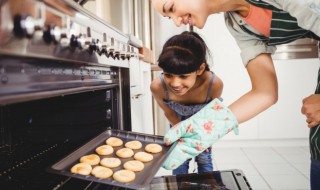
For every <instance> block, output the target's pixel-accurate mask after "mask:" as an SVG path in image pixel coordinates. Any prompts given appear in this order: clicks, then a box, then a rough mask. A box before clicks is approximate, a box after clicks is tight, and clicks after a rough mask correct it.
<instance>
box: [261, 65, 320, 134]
mask: <svg viewBox="0 0 320 190" xmlns="http://www.w3.org/2000/svg"><path fill="white" fill-rule="evenodd" d="M319 63H320V62H319V60H318V59H294V60H275V61H274V64H275V68H276V72H277V76H278V85H279V87H278V88H279V97H278V102H277V103H276V104H275V105H273V106H272V107H271V108H269V109H268V110H266V111H264V112H263V113H261V114H260V115H259V116H258V122H259V137H260V138H261V139H279V138H281V139H283V138H284V139H288V138H308V134H309V128H308V127H307V124H306V122H305V120H306V118H305V116H304V115H302V114H301V106H302V99H303V98H305V97H307V96H309V95H311V94H313V93H314V91H315V88H316V83H317V74H318V69H319Z"/></svg>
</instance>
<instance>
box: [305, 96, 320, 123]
mask: <svg viewBox="0 0 320 190" xmlns="http://www.w3.org/2000/svg"><path fill="white" fill-rule="evenodd" d="M301 112H302V114H304V115H305V116H306V117H307V119H306V122H307V123H308V127H309V128H312V127H315V126H317V125H319V124H320V94H313V95H310V96H308V97H306V98H304V99H303V100H302V108H301Z"/></svg>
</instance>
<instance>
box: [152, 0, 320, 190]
mask: <svg viewBox="0 0 320 190" xmlns="http://www.w3.org/2000/svg"><path fill="white" fill-rule="evenodd" d="M152 4H153V7H154V8H155V9H156V10H157V11H158V12H159V13H160V14H162V15H163V16H166V17H169V18H171V19H172V20H173V21H174V22H175V24H176V25H177V26H180V25H182V24H190V25H191V26H195V27H197V28H199V29H201V28H203V26H204V25H205V23H206V20H207V18H208V16H209V15H210V14H215V13H219V12H224V15H225V23H226V26H227V28H228V29H229V31H230V33H231V34H232V35H233V36H234V38H235V40H236V42H237V44H238V46H239V47H240V49H241V58H242V61H243V64H244V65H245V67H246V69H247V71H248V74H249V76H250V79H251V83H252V89H251V90H250V91H249V92H248V93H246V94H245V95H243V96H242V97H240V98H239V99H238V100H237V101H235V102H234V103H232V104H231V105H230V106H229V109H230V110H231V111H232V113H233V114H234V115H235V117H236V119H237V120H238V122H239V123H242V122H244V121H247V120H248V119H250V118H252V117H254V116H256V115H257V114H259V113H261V112H262V111H264V110H265V109H267V108H269V107H270V106H271V105H273V104H274V103H276V102H277V99H278V89H277V88H278V86H277V77H276V73H275V69H274V66H273V61H272V58H271V54H272V53H274V52H275V45H278V44H285V43H289V42H291V41H294V40H296V39H299V38H313V39H316V40H319V39H320V37H319V36H320V27H319V26H320V1H319V0H304V1H301V0H263V1H261V0H152ZM261 21H263V22H261ZM318 78H319V79H320V77H318ZM319 79H318V83H319ZM318 86H319V85H318ZM319 93H320V89H316V93H315V94H313V95H311V96H310V97H307V98H306V99H304V100H303V107H302V113H303V114H305V115H306V118H307V119H306V122H307V123H308V126H309V127H310V128H311V129H310V150H311V177H310V180H311V189H320V181H319V180H318V179H320V127H319V118H320V114H319V112H320V105H319V102H320V95H319ZM315 102H316V103H315ZM244 110H245V111H244ZM169 136H170V135H169Z"/></svg>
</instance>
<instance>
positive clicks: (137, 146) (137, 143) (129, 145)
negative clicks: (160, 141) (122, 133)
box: [124, 140, 142, 150]
mask: <svg viewBox="0 0 320 190" xmlns="http://www.w3.org/2000/svg"><path fill="white" fill-rule="evenodd" d="M124 146H125V147H126V148H131V149H133V150H139V149H140V148H142V143H141V142H140V141H137V140H135V141H128V142H126V144H125V145H124Z"/></svg>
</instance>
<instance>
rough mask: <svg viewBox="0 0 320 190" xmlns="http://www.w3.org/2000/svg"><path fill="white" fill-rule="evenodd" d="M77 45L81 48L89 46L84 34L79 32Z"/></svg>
mask: <svg viewBox="0 0 320 190" xmlns="http://www.w3.org/2000/svg"><path fill="white" fill-rule="evenodd" d="M78 45H79V48H81V49H88V48H89V47H88V46H87V45H86V38H85V36H84V35H82V34H80V35H79V36H78Z"/></svg>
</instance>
